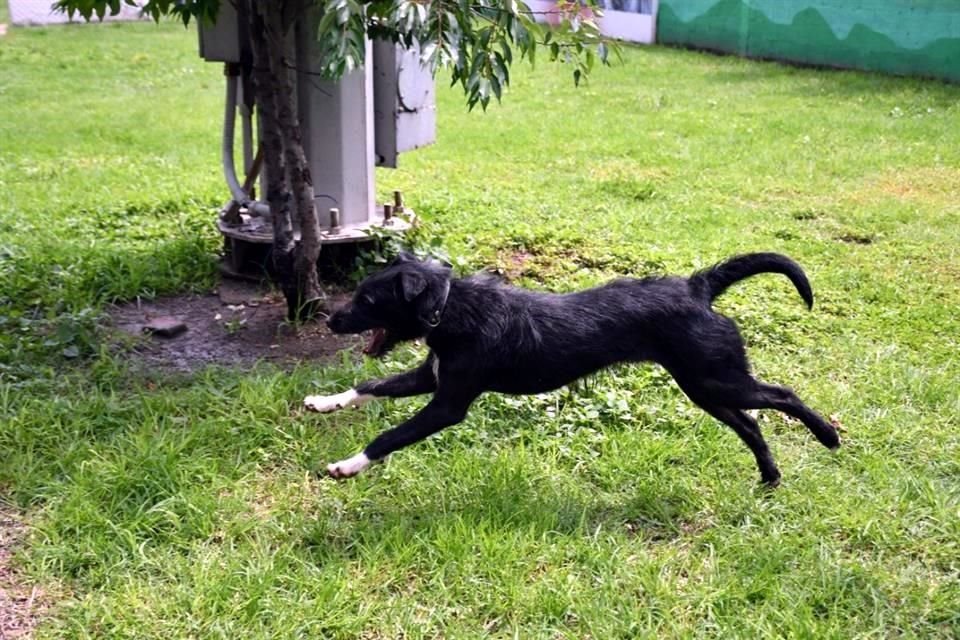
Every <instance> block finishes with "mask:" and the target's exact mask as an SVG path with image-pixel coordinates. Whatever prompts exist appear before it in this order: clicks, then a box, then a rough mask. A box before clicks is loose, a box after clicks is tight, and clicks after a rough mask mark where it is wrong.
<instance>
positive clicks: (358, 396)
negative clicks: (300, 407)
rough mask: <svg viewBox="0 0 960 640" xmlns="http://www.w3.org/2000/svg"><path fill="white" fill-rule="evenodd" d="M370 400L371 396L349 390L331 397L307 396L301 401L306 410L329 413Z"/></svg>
mask: <svg viewBox="0 0 960 640" xmlns="http://www.w3.org/2000/svg"><path fill="white" fill-rule="evenodd" d="M371 399H373V396H371V395H368V394H362V393H357V392H356V390H355V389H350V390H348V391H344V392H343V393H336V394H334V395H332V396H307V397H306V398H304V399H303V404H304V406H306V407H307V409H311V410H313V411H319V412H320V413H329V412H331V411H336V410H337V409H344V408H346V407H358V406H360V405H362V404H364V403H366V402H369V401H370V400H371Z"/></svg>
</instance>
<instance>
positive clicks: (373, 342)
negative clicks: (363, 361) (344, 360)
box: [363, 329, 387, 355]
mask: <svg viewBox="0 0 960 640" xmlns="http://www.w3.org/2000/svg"><path fill="white" fill-rule="evenodd" d="M386 339H387V331H386V329H374V330H373V335H372V336H370V342H369V343H367V346H366V348H365V349H364V350H363V352H364V353H365V354H367V355H376V354H377V353H379V351H380V347H382V346H383V343H384V341H385V340H386Z"/></svg>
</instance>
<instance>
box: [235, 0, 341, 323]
mask: <svg viewBox="0 0 960 640" xmlns="http://www.w3.org/2000/svg"><path fill="white" fill-rule="evenodd" d="M240 5H241V8H242V10H243V13H245V14H246V20H247V24H248V25H249V26H250V29H249V31H250V44H251V51H252V53H253V61H252V62H253V72H252V77H253V87H254V97H255V101H256V106H257V109H258V110H259V112H260V128H259V131H260V140H261V143H262V145H263V171H264V178H265V179H266V182H267V194H266V197H267V203H268V204H269V205H270V214H271V217H272V219H273V266H274V269H275V271H276V277H277V282H278V284H279V286H280V290H281V291H282V292H283V296H284V298H285V299H286V301H287V317H288V318H289V319H290V320H300V319H306V318H310V317H313V316H314V315H316V314H317V313H318V312H319V311H322V310H323V306H324V296H323V293H322V289H321V288H320V283H319V279H318V277H317V258H318V257H319V255H320V229H319V222H318V220H317V215H316V211H315V210H314V207H313V184H312V181H311V179H310V170H309V166H308V165H307V163H306V154H305V153H304V151H303V145H302V143H301V140H300V126H299V122H298V120H297V117H296V110H295V108H294V107H295V104H296V97H295V95H294V88H293V83H292V81H291V80H290V75H289V69H288V68H287V65H285V64H284V57H285V56H284V53H285V49H286V46H287V45H286V38H285V37H283V31H284V29H283V27H282V24H283V19H282V16H283V3H280V2H256V0H245V1H244V2H242V3H240ZM271 27H272V28H273V29H271ZM274 29H275V30H274ZM274 33H275V34H277V35H276V36H275V37H274ZM275 70H281V71H280V72H279V73H278V72H276V71H275ZM291 187H293V188H291ZM294 194H295V195H296V197H294ZM307 203H308V204H307ZM294 206H296V210H297V218H298V221H299V222H300V227H301V232H300V233H301V241H300V242H297V241H296V240H295V238H294V230H293V218H292V212H293V208H294Z"/></svg>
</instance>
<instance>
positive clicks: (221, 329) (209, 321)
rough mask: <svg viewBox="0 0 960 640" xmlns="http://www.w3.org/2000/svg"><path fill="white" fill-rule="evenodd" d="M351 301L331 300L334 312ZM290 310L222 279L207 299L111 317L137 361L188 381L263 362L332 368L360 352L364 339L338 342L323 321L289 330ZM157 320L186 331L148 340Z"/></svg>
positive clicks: (185, 298) (175, 299) (120, 309)
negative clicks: (341, 357)
mask: <svg viewBox="0 0 960 640" xmlns="http://www.w3.org/2000/svg"><path fill="white" fill-rule="evenodd" d="M348 299H349V297H348V295H346V294H342V293H341V294H335V295H331V296H330V298H329V308H330V309H336V308H337V307H339V306H340V305H341V304H343V303H344V302H346V301H347V300H348ZM286 310H287V307H286V303H285V302H284V300H283V296H282V295H281V294H280V293H278V292H275V291H270V290H268V289H266V288H264V287H260V286H258V285H255V284H252V283H246V282H239V281H233V280H226V279H224V280H223V281H221V283H220V284H219V285H218V287H217V289H216V290H215V291H213V292H211V293H209V294H204V295H197V294H190V295H181V296H167V297H162V298H157V299H155V300H149V301H138V302H133V303H129V304H125V305H117V306H114V307H112V308H111V309H109V310H108V315H109V317H110V321H111V323H112V325H113V326H114V327H115V328H116V329H117V330H118V334H119V335H120V336H128V337H129V339H132V340H133V350H132V355H131V359H132V360H134V361H139V362H140V363H141V364H144V365H146V366H150V367H154V368H159V369H162V370H166V371H175V372H183V373H189V372H192V371H195V370H197V369H200V368H202V367H204V366H206V365H210V364H218V365H224V366H248V365H251V364H253V363H255V362H257V361H261V360H265V361H271V362H278V363H287V364H293V363H296V362H299V361H303V360H327V359H330V358H331V357H332V356H333V355H334V354H336V353H337V352H339V351H341V350H343V349H347V348H350V347H356V348H357V349H360V348H361V347H362V339H360V338H358V337H356V336H337V335H334V334H332V333H331V332H330V330H329V329H327V326H326V325H325V324H324V323H323V321H318V322H309V323H304V324H301V325H299V326H295V325H292V324H290V323H288V322H287V321H286ZM160 318H166V319H170V320H177V321H181V322H183V323H185V324H186V325H187V330H186V331H184V332H183V333H179V334H177V335H176V336H174V337H161V336H150V335H145V334H144V327H145V325H147V324H149V323H151V321H154V320H156V319H160Z"/></svg>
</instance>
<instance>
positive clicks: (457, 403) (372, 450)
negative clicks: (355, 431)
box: [327, 387, 479, 479]
mask: <svg viewBox="0 0 960 640" xmlns="http://www.w3.org/2000/svg"><path fill="white" fill-rule="evenodd" d="M478 395H479V393H476V392H467V391H465V390H464V389H457V390H452V389H449V388H447V389H444V388H443V387H440V388H439V389H438V390H437V394H436V395H435V396H434V397H433V399H432V400H430V402H429V403H428V404H427V406H425V407H424V408H423V409H422V410H421V411H420V412H419V413H418V414H416V415H415V416H413V417H412V418H410V419H409V420H407V421H406V422H404V423H403V424H401V425H399V426H397V427H394V428H393V429H389V430H387V431H384V432H383V433H381V434H380V435H379V436H377V437H376V438H374V439H373V441H372V442H370V444H368V445H367V446H366V448H365V449H364V450H363V451H362V452H361V453H358V454H356V455H355V456H352V457H350V458H347V459H346V460H341V461H340V462H334V463H332V464H329V465H327V473H329V474H330V475H331V476H332V477H334V478H338V479H339V478H349V477H350V476H354V475H356V474H357V473H359V472H360V471H363V469H365V468H366V467H367V465H369V464H370V462H371V461H373V460H382V459H383V458H385V457H387V456H388V455H390V454H391V453H393V452H394V451H397V450H398V449H402V448H403V447H406V446H408V445H411V444H413V443H415V442H419V441H420V440H423V439H424V438H426V437H427V436H429V435H432V434H434V433H436V432H438V431H440V430H441V429H445V428H447V427H449V426H452V425H455V424H457V423H458V422H460V421H462V420H463V419H464V418H465V417H466V415H467V409H469V408H470V405H471V404H472V403H473V401H474V400H475V399H476V397H477V396H478Z"/></svg>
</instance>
